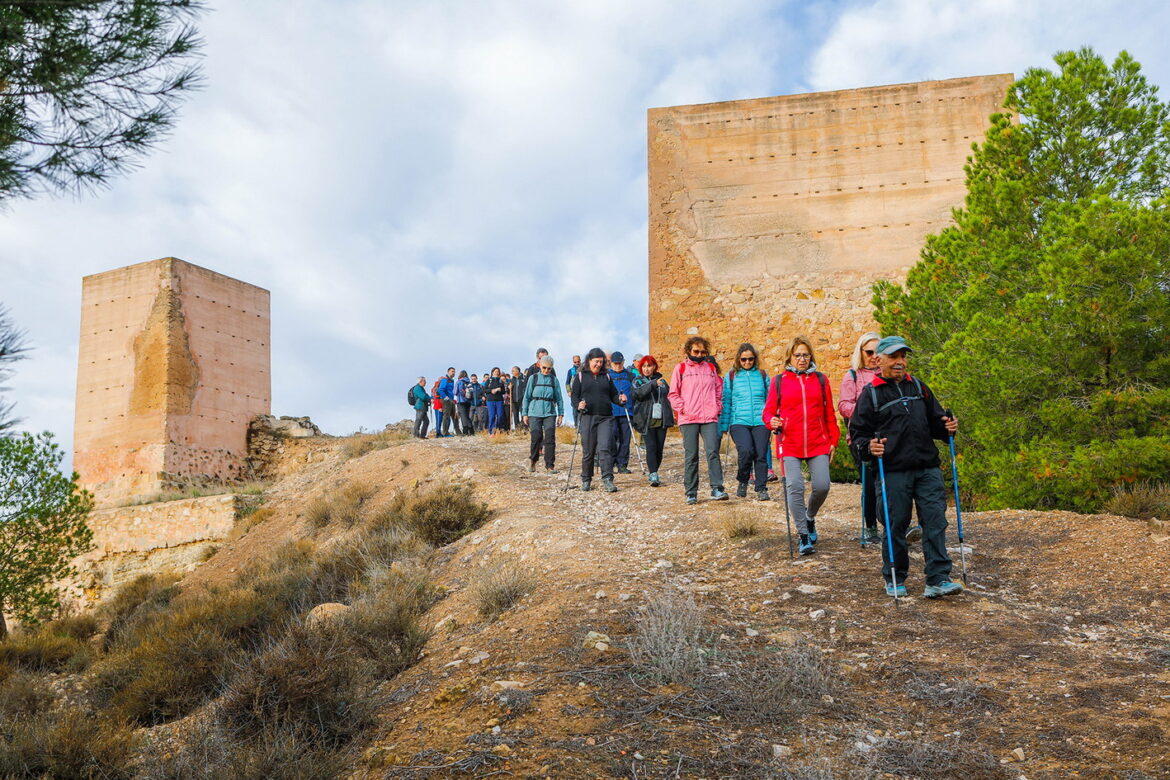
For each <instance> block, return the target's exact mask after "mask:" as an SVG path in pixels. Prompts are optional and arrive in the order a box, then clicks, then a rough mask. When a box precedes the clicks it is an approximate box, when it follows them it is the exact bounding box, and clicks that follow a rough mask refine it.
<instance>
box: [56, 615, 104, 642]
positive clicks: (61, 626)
mask: <svg viewBox="0 0 1170 780" xmlns="http://www.w3.org/2000/svg"><path fill="white" fill-rule="evenodd" d="M46 628H47V629H48V630H49V631H52V632H53V633H55V634H60V635H61V636H68V637H73V638H74V639H90V638H92V637H93V635H94V634H96V633H97V632H98V629H99V628H100V624H99V623H98V619H97V615H94V614H93V613H91V612H87V613H85V614H78V615H66V616H64V617H59V618H57V619H56V620H54V621H52V622H50V623H49V624H48V625H47V626H46Z"/></svg>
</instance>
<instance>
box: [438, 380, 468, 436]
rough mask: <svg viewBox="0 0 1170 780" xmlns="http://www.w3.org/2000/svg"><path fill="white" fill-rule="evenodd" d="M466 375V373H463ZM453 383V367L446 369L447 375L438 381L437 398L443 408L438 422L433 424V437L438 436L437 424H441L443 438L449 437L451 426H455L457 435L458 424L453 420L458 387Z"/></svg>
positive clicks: (457, 398)
mask: <svg viewBox="0 0 1170 780" xmlns="http://www.w3.org/2000/svg"><path fill="white" fill-rule="evenodd" d="M464 373H465V375H466V372H464ZM458 385H459V383H458V382H456V381H455V367H454V366H451V367H449V368H448V369H447V374H446V376H444V377H443V378H442V379H440V380H439V398H440V401H441V403H442V406H443V409H442V411H443V414H442V416H441V417H440V420H439V422H436V423H435V435H436V436H438V435H440V428H439V423H440V422H441V423H442V433H441V435H443V436H450V435H451V425H452V424H454V426H455V433H459V422H458V421H457V420H456V419H455V404H456V403H458V401H459V394H458V390H459V387H458Z"/></svg>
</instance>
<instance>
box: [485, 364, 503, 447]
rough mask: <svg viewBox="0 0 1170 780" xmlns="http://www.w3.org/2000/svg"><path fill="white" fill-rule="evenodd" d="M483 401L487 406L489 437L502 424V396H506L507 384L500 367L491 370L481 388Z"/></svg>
mask: <svg viewBox="0 0 1170 780" xmlns="http://www.w3.org/2000/svg"><path fill="white" fill-rule="evenodd" d="M483 390H484V400H485V402H486V404H487V432H488V435H489V436H492V435H494V434H495V433H496V432H497V431H499V430H500V429H501V427H502V425H503V422H504V396H506V395H507V394H508V383H507V381H505V380H504V376H503V374H502V373H501V372H500V367H499V366H496V367H495V368H493V369H492V375H491V376H490V377H488V380H487V382H486V383H485V384H484V386H483Z"/></svg>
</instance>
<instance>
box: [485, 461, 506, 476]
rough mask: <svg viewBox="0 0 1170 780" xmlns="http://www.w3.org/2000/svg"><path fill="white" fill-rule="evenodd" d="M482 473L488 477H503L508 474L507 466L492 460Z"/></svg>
mask: <svg viewBox="0 0 1170 780" xmlns="http://www.w3.org/2000/svg"><path fill="white" fill-rule="evenodd" d="M483 473H484V474H486V475H488V476H489V477H500V476H503V475H504V474H507V473H508V464H507V463H504V462H503V461H502V460H493V461H492V462H491V463H489V464H487V467H486V468H484V470H483Z"/></svg>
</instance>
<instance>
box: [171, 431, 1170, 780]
mask: <svg viewBox="0 0 1170 780" xmlns="http://www.w3.org/2000/svg"><path fill="white" fill-rule="evenodd" d="M318 441H320V440H318ZM341 447H342V445H341V444H339V443H336V442H334V443H320V444H318V445H317V446H316V447H313V446H308V445H306V446H305V447H303V448H302V449H301V450H299V451H298V453H299V454H298V455H297V457H296V458H295V459H293V460H292V461H290V463H288V464H285V469H284V470H285V477H284V478H283V479H282V480H281V481H279V482H278V483H276V485H275V486H274V487H273V489H272V490H271V491H269V495H270V498H269V504H268V505H269V506H270V507H272V508H273V510H274V513H273V515H272V517H271V518H270V519H269V520H267V521H265V522H264V523H263V524H262V525H261V526H259V527H257V528H255V529H253V530H252V531H251V532H249V533H248V534H247V535H245V536H243V537H242V538H240V539H239V540H237V541H235V542H233V543H232V544H230V545H227V546H225V548H223V549H221V550H220V552H219V553H218V554H217V555H216V556H215V557H214V558H213V559H212V560H211V561H210V562H209V563H208V564H207V565H205V566H204V567H203V568H202V569H201V570H199V571H198V572H196V574H195V575H193V577H192V578H191V580H192V581H214V580H215V579H216V578H217V577H224V576H227V574H228V573H230V572H232V571H234V570H236V569H237V568H238V567H239V566H241V565H242V563H243V562H244V561H246V560H247V559H248V558H250V557H252V556H255V555H257V554H260V553H261V552H262V551H263V550H265V549H269V548H271V547H272V545H274V544H276V543H278V542H279V541H281V540H283V539H286V538H289V537H290V536H295V535H297V534H298V533H303V532H304V523H303V522H302V520H301V519H300V517H299V513H300V511H301V509H303V507H304V506H305V504H306V502H307V501H308V500H309V499H310V498H312V497H313V496H314V495H316V494H318V493H321V492H324V491H326V490H329V489H332V488H334V487H336V486H338V485H341V484H343V483H345V482H350V481H366V482H372V483H375V484H377V485H378V486H379V487H380V488H381V489H382V490H383V491H385V492H387V493H388V492H390V491H393V490H398V489H412V488H415V487H417V486H419V485H425V484H427V483H434V482H442V481H457V482H472V483H474V484H475V486H476V490H477V494H478V495H480V496H481V497H482V498H483V499H484V500H486V501H487V502H488V503H489V504H490V505H491V506H492V507H493V508H495V509H496V510H497V513H496V516H495V519H494V520H493V521H491V522H490V523H489V524H488V525H487V526H485V527H483V528H482V529H480V530H479V531H476V532H475V533H473V534H471V535H470V536H468V537H465V538H464V539H462V540H460V541H459V542H457V543H455V544H453V545H450V546H449V547H447V548H444V549H442V550H440V551H439V552H438V553H436V555H435V560H434V562H433V565H434V571H435V572H436V576H437V578H438V581H439V583H440V584H442V585H443V586H444V587H445V588H446V589H447V595H446V597H445V598H444V599H443V600H442V601H440V602H439V603H438V605H436V606H435V607H434V608H433V609H432V611H431V613H430V615H428V617H429V619H430V621H431V624H432V625H434V626H435V627H436V630H435V634H434V636H433V638H432V639H431V640H430V642H429V644H428V646H427V653H426V657H425V658H424V659H423V661H422V662H421V663H419V664H418V665H417V666H415V667H414V668H412V669H410V670H409V671H407V672H406V673H404V674H403V675H401V676H400V677H399V678H398V679H396V680H395V681H394V682H393V684H392V685H393V690H392V691H390V692H389V693H390V700H389V703H388V704H387V707H386V710H385V713H384V714H385V718H384V725H383V728H382V730H381V733H380V734H379V735H378V737H377V739H376V742H375V743H374V744H373V745H372V746H371V747H370V748H369V749H367V750H366V752H365V757H364V763H363V768H362V769H361V770H360V771H359V774H358V776H361V777H454V776H467V777H487V776H514V777H545V776H548V777H574V778H575V777H630V778H643V777H785V776H787V777H802V778H833V777H855V776H856V777H874V776H878V777H880V776H886V777H911V776H916V777H958V776H963V777H965V778H967V780H972V778H981V777H988V778H992V777H1004V778H1019V777H1026V778H1032V779H1033V780H1034V779H1035V778H1048V777H1075V778H1098V777H1100V778H1106V777H1116V778H1132V779H1135V780H1136V779H1137V778H1147V777H1170V751H1168V749H1167V744H1168V743H1170V739H1168V737H1170V620H1168V618H1167V607H1168V606H1170V586H1168V585H1167V584H1166V582H1165V572H1166V570H1167V566H1168V565H1170V541H1168V537H1167V535H1166V533H1165V531H1164V530H1161V529H1157V528H1153V529H1152V528H1150V527H1148V526H1147V525H1146V524H1144V523H1140V522H1137V521H1133V520H1127V519H1124V518H1118V517H1112V516H1082V515H1075V514H1071V513H1067V512H1019V511H998V512H965V513H964V526H965V530H966V532H967V540H968V543H969V545H970V548H971V549H970V552H969V555H968V561H967V569H968V574H969V581H970V587H969V589H968V590H967V592H966V593H964V594H962V595H960V596H957V597H954V598H950V599H945V600H935V601H927V600H925V599H922V598H921V596H920V594H921V592H922V585H923V583H922V578H921V567H922V560H921V556H920V555H917V556H913V557H912V566H911V570H912V571H911V576H910V580H909V582H908V583H907V586H908V588H909V590H910V594H911V595H910V597H909V598H906V599H904V600H902V602H901V603H900V604H899V605H897V606H896V605H895V604H894V602H893V600H892V599H890V598H889V597H887V596H885V594H884V592H883V590H882V587H881V584H882V583H881V577H880V572H879V567H880V554H879V552H878V550H877V549H876V548H875V547H872V546H871V547H868V548H861V547H860V546H859V544H858V541H857V535H858V511H857V498H858V489H857V486H856V485H844V484H841V485H834V486H833V489H832V491H831V493H830V497H829V500H828V502H827V504H826V506H825V507H824V508H823V509H822V511H821V514H820V518H819V523H818V529H819V530H820V536H821V541H820V542H819V544H818V552H817V553H816V554H815V555H814V556H811V557H807V558H799V557H798V558H796V559H795V560H792V559H790V558H789V553H788V541H787V537H786V535H785V525H784V504H783V502H782V501H778V500H776V501H771V502H766V503H764V502H757V501H755V500H754V499H753V498H749V499H736V498H734V497H733V498H732V499H731V501H729V502H714V501H710V500H702V499H701V500H700V502H699V504H698V505H697V506H693V507H688V506H686V505H685V504H684V503H683V493H682V488H681V485H680V480H681V452H680V450H681V448H680V446H679V444H678V441H677V439H672V440H671V441H670V442H668V457H667V461H666V463H665V464H664V468H663V469H662V474H663V475H664V481H665V483H666V484H664V486H663V487H661V488H657V489H654V488H651V487H649V486H648V485H646V484H645V483H644V479H643V478H642V477H641V476H640V475H639V474H637V473H636V466H637V464H636V462H635V463H634V464H633V466H634V467H635V474H633V475H620V476H619V477H618V480H617V483H618V486H619V487H620V488H621V490H620V492H618V493H616V494H612V495H610V494H606V493H604V492H601V491H594V492H591V493H582V492H581V491H580V490H579V489H576V487H575V485H576V484H577V480H576V479H575V478H573V479H572V480H570V481H569V485H570V487H573V489H570V490H567V491H566V490H565V489H564V488H565V486H566V479H565V473H564V471H563V470H562V471H561V472H560V473H558V474H552V475H548V474H545V473H543V468H542V467H540V468H538V472H537V473H535V474H529V473H528V472H527V466H526V460H525V455H526V444H525V443H524V442H523V440H522V439H521V438H519V437H514V438H502V439H500V440H499V441H489V440H488V439H486V438H484V437H477V438H475V439H473V440H465V439H458V438H452V439H444V440H428V441H425V442H419V441H409V442H407V443H403V444H400V445H396V446H392V447H389V448H387V449H381V450H377V451H374V452H371V453H369V454H366V455H362V456H361V457H356V458H350V459H348V460H346V459H344V458H343V457H342V456H341V455H340V454H339V453H340V448H341ZM559 447H560V452H559V456H560V457H559V465H560V466H561V467H562V468H563V467H564V466H565V465H567V463H568V459H569V450H570V447H569V446H567V445H564V444H562V445H559ZM773 493H774V495H775V496H776V498H779V491H778V490H776V489H774V490H773ZM732 516H734V517H735V518H736V519H737V520H739V521H741V522H742V521H744V520H753V521H755V523H756V525H757V527H758V529H759V533H758V534H757V535H755V536H749V537H744V538H739V539H730V538H728V535H727V533H726V531H725V528H724V525H725V523H726V522H727V520H728V518H729V517H732ZM952 531H953V529H952ZM956 543H957V541H956V540H955V539H954V537H953V534H952V544H956ZM955 558H956V572H955V573H956V578H957V577H958V555H957V549H956V551H955ZM509 563H511V564H512V565H514V566H515V567H518V568H519V569H520V570H522V571H523V572H525V573H527V574H528V575H529V576H530V577H531V578H532V581H533V585H534V587H533V589H532V591H531V593H530V594H529V595H528V596H526V597H525V598H523V599H522V600H521V601H520V602H519V604H518V605H516V606H515V607H513V608H511V609H509V610H507V611H506V612H504V613H503V614H502V615H501V616H499V617H498V618H497V619H494V620H488V619H483V618H481V617H480V614H479V612H478V611H477V609H476V603H475V599H474V591H475V584H476V582H477V581H478V580H479V579H481V578H482V577H483V576H485V573H486V572H491V571H494V570H496V569H498V568H499V567H500V566H501V565H506V564H509ZM663 594H675V595H674V596H671V598H676V600H678V601H679V603H683V602H685V601H686V594H690V595H691V596H693V598H694V599H695V601H696V602H697V604H698V606H699V607H700V608H701V609H702V610H703V612H704V615H705V618H704V619H705V620H706V622H707V625H708V626H709V628H710V629H711V632H712V633H711V637H710V648H709V651H706V652H707V654H706V656H705V657H707V658H709V659H710V664H709V666H708V667H707V668H706V669H705V670H704V671H702V672H700V673H699V677H701V678H702V679H701V680H698V678H696V679H694V680H691V681H690V682H687V683H685V684H684V683H678V682H675V683H666V684H663V683H662V682H661V680H656V679H655V678H654V676H653V675H652V674H650V673H648V667H647V663H646V659H645V658H644V657H634V656H632V655H631V653H630V652H629V648H630V645H631V644H632V642H633V641H634V640H635V638H636V636H637V630H638V626H639V624H640V620H642V619H643V617H644V614H645V610H646V607H647V605H648V604H653V605H657V606H658V607H660V606H661V604H662V603H663V601H662V600H663V598H664V596H663ZM589 632H596V634H602V635H604V637H601V638H600V641H601V644H600V645H598V644H597V641H598V640H599V637H597V636H595V635H594V636H590V633H589ZM585 645H589V646H588V647H587V646H585ZM794 670H795V671H794ZM793 674H795V676H796V680H795V682H793V681H789V682H788V683H785V685H787V687H784V688H780V687H776V683H775V680H776V679H778V678H780V677H784V676H785V675H789V676H791V675H793ZM802 675H803V677H802ZM813 678H815V679H813ZM802 679H803V682H802ZM805 683H807V684H805ZM729 692H730V693H729ZM732 694H734V695H732Z"/></svg>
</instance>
